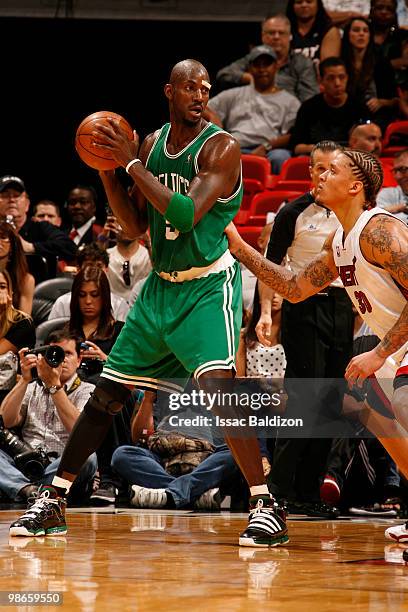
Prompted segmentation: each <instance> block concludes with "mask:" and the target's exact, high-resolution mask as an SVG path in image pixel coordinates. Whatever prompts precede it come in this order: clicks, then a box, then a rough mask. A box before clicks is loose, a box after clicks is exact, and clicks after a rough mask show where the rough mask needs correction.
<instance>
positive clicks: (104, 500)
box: [89, 482, 118, 506]
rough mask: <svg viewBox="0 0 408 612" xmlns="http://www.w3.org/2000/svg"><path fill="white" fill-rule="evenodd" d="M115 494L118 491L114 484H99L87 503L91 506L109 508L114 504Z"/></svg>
mask: <svg viewBox="0 0 408 612" xmlns="http://www.w3.org/2000/svg"><path fill="white" fill-rule="evenodd" d="M117 494H118V490H117V488H116V487H115V485H114V484H112V483H110V482H106V483H103V482H101V484H100V485H99V488H98V489H96V491H95V492H94V493H92V495H91V497H90V499H89V503H90V505H91V506H110V505H111V504H114V503H115V501H116V495H117Z"/></svg>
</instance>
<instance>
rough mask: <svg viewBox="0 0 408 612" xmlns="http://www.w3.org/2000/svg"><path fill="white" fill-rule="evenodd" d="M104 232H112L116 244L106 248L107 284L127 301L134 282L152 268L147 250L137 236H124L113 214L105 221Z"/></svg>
mask: <svg viewBox="0 0 408 612" xmlns="http://www.w3.org/2000/svg"><path fill="white" fill-rule="evenodd" d="M105 232H113V233H114V234H115V238H116V245H115V246H114V247H112V248H110V249H107V250H106V252H107V253H108V255H109V266H108V269H107V272H106V274H107V277H108V280H109V284H110V286H111V289H112V291H113V292H114V293H115V294H116V295H119V296H121V297H122V298H123V299H125V300H126V301H127V302H128V303H129V299H130V296H131V293H132V289H133V287H134V285H135V283H137V282H138V281H139V280H142V279H145V278H146V277H147V275H148V274H149V272H150V271H151V269H152V262H151V260H150V254H149V251H148V250H147V248H146V247H145V246H143V245H142V244H140V242H139V238H136V239H135V240H129V239H128V238H126V236H125V235H124V233H123V230H122V228H121V227H120V225H119V224H118V222H117V221H116V219H115V217H114V216H113V215H112V216H110V218H108V220H107V222H106V223H105V226H104V233H105Z"/></svg>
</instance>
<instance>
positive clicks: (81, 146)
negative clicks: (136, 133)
mask: <svg viewBox="0 0 408 612" xmlns="http://www.w3.org/2000/svg"><path fill="white" fill-rule="evenodd" d="M108 117H112V118H113V119H118V120H119V125H120V127H121V128H122V129H123V130H125V132H126V134H127V135H128V137H129V139H131V140H132V139H133V130H132V128H131V126H130V124H129V123H128V122H127V121H126V119H124V117H122V116H121V115H118V114H117V113H111V112H109V111H98V112H96V113H92V115H88V117H85V119H84V120H83V121H82V123H81V124H80V125H79V127H78V129H77V131H76V135H75V149H76V151H77V153H78V155H79V157H80V158H81V159H82V161H83V162H85V163H86V164H87V165H88V166H90V167H91V168H95V169H96V170H114V169H115V168H117V167H118V165H119V164H118V163H117V162H116V161H115V160H114V159H112V157H110V152H109V151H107V150H106V151H105V150H103V149H97V148H95V147H94V146H92V141H93V139H94V138H93V136H92V132H93V130H94V129H95V124H96V123H105V124H106V125H109V123H108V121H107V118H108Z"/></svg>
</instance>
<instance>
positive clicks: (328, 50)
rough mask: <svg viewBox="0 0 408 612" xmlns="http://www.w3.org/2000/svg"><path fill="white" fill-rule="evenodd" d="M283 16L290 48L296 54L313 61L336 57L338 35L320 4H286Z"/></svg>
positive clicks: (313, 0)
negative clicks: (286, 19) (290, 32)
mask: <svg viewBox="0 0 408 612" xmlns="http://www.w3.org/2000/svg"><path fill="white" fill-rule="evenodd" d="M286 15H287V17H288V19H289V21H290V23H291V29H292V43H291V46H292V49H293V50H294V51H295V52H296V53H303V55H305V56H306V57H309V58H310V59H312V60H316V61H318V60H324V59H326V57H333V56H335V57H337V56H339V55H340V47H341V36H340V31H339V29H338V28H337V27H336V26H335V25H334V24H333V22H332V21H331V19H330V17H329V15H328V14H327V12H326V10H325V8H324V6H323V2H322V0H289V1H288V5H287V8H286Z"/></svg>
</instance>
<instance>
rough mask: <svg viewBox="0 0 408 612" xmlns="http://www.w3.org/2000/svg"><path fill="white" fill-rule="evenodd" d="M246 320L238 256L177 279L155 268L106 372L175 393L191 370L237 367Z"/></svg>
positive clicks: (105, 374) (119, 379)
mask: <svg viewBox="0 0 408 612" xmlns="http://www.w3.org/2000/svg"><path fill="white" fill-rule="evenodd" d="M241 323H242V287H241V272H240V268H239V264H238V262H235V263H234V265H233V266H231V267H230V268H228V269H227V270H224V271H222V272H217V273H213V274H209V275H208V276H206V277H204V278H196V279H193V280H190V281H185V282H183V283H172V282H169V281H167V280H164V279H162V278H160V277H159V276H158V275H157V274H156V273H155V272H151V273H150V275H149V276H148V278H147V280H146V282H145V284H144V286H143V289H142V292H141V293H140V295H139V297H138V299H137V300H136V302H135V304H134V305H133V307H132V309H131V311H130V312H129V314H128V316H127V319H126V323H125V325H124V327H123V328H122V331H121V333H120V334H119V337H118V339H117V340H116V342H115V345H114V346H113V348H112V350H111V352H110V354H109V357H108V360H107V362H106V364H105V367H104V369H103V373H102V376H103V377H105V378H109V379H111V380H115V381H117V382H121V383H123V384H127V385H134V386H135V387H138V388H142V389H160V390H163V391H168V392H170V393H173V392H175V391H180V390H182V389H183V388H184V386H185V384H186V382H187V380H188V379H189V378H190V376H191V374H193V375H194V377H195V378H196V379H198V378H199V377H200V376H201V374H204V373H205V372H208V371H210V370H220V369H222V370H231V369H234V368H235V353H236V351H237V348H238V342H239V332H240V328H241Z"/></svg>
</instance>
